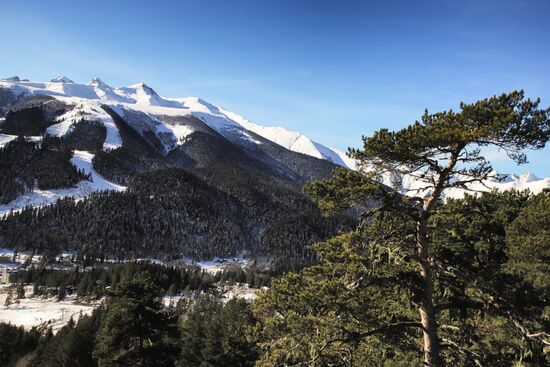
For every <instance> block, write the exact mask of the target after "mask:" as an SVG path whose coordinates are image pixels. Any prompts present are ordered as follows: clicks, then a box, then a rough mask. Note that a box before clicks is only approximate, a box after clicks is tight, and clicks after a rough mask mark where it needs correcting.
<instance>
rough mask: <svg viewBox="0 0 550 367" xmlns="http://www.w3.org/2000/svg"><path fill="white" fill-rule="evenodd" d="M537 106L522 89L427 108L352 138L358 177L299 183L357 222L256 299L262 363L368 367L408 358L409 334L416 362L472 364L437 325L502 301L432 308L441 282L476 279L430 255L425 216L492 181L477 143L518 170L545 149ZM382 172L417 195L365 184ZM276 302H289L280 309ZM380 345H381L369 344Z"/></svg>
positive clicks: (486, 293) (483, 294)
mask: <svg viewBox="0 0 550 367" xmlns="http://www.w3.org/2000/svg"><path fill="white" fill-rule="evenodd" d="M538 105H539V101H538V100H537V101H531V100H529V99H524V95H523V92H513V93H510V94H503V95H501V96H495V97H492V98H489V99H485V100H482V101H479V102H475V103H472V104H464V103H462V104H461V106H460V108H461V111H460V112H454V111H452V110H451V111H445V112H441V113H436V114H428V113H427V112H426V113H425V114H424V116H423V117H422V121H421V122H416V123H414V124H413V125H411V126H408V127H406V128H404V129H402V130H399V131H396V132H390V131H388V130H387V129H382V130H379V131H378V132H376V133H375V134H374V135H373V136H371V137H364V138H363V142H364V145H363V149H361V150H354V149H352V150H350V155H351V156H352V157H353V158H356V159H358V160H359V161H360V162H361V163H362V166H363V167H364V168H366V171H368V172H369V173H364V172H365V171H364V170H361V171H359V172H351V171H347V170H343V169H339V170H337V172H336V173H335V176H334V177H333V178H332V179H331V180H329V181H327V182H321V183H314V184H311V185H309V187H308V188H307V190H308V192H309V193H310V194H311V195H312V196H314V197H316V198H317V199H318V201H319V203H320V205H321V206H322V208H323V209H325V210H327V211H337V210H344V209H347V208H352V209H354V210H357V209H362V210H363V211H364V215H363V223H362V224H361V225H360V226H359V227H358V229H357V231H356V232H353V233H350V234H346V235H342V236H339V237H337V238H335V239H333V240H331V241H328V242H326V243H322V244H318V245H316V249H317V251H318V256H319V257H320V259H321V265H319V266H316V267H312V268H310V269H307V270H306V271H305V272H304V273H303V274H301V275H299V276H297V275H289V276H287V277H284V278H283V279H282V280H281V281H278V282H275V284H274V286H273V289H272V290H270V292H269V293H268V295H267V296H265V297H264V298H263V299H262V300H260V301H259V302H258V306H257V311H256V312H257V313H258V315H260V316H262V317H263V319H264V320H265V321H264V322H263V325H262V327H263V328H264V329H263V333H264V336H266V335H267V338H266V340H267V341H266V344H264V345H265V346H267V343H269V349H267V350H268V353H266V354H265V355H264V356H263V359H262V360H263V363H264V364H265V365H270V363H274V364H277V363H287V362H288V363H309V364H310V365H326V364H342V365H351V364H356V363H358V362H357V361H358V360H359V361H362V362H363V363H366V362H365V361H370V362H369V363H373V361H375V360H376V359H379V358H384V359H385V360H391V359H392V358H394V357H395V354H396V352H395V351H396V350H397V351H399V354H400V355H399V359H400V360H402V361H406V360H407V358H410V357H408V356H410V355H411V354H410V353H413V354H412V355H415V343H416V342H414V340H416V341H418V339H417V334H418V333H420V334H421V336H422V338H421V339H422V345H423V357H422V363H423V364H424V365H426V366H440V365H442V364H443V363H449V361H451V360H453V358H455V357H454V356H455V355H456V354H459V355H460V356H461V358H462V360H464V359H465V358H467V359H468V360H471V361H474V362H475V361H478V362H479V360H480V359H482V358H483V357H482V356H479V354H477V353H476V352H474V351H473V350H471V349H470V348H469V344H461V343H457V342H456V341H455V340H456V339H455V336H454V335H452V333H450V334H449V333H448V331H449V330H451V331H452V330H459V331H461V332H463V330H462V329H460V327H457V326H455V325H452V324H451V325H445V326H444V325H440V324H439V322H438V321H442V320H447V319H449V320H455V319H453V318H454V317H455V316H456V315H461V313H460V312H458V313H456V311H461V312H462V314H467V313H468V312H469V311H470V310H474V311H473V312H477V313H478V314H479V312H482V311H484V310H490V311H491V312H493V311H494V312H495V313H496V312H497V311H498V310H499V306H500V304H499V303H498V302H496V303H497V305H495V299H498V298H500V296H501V295H499V294H498V293H497V292H494V291H493V290H492V289H487V288H486V287H483V286H479V287H474V289H475V290H474V289H472V291H475V292H480V293H477V294H475V295H476V296H477V297H478V302H468V301H470V298H471V296H472V295H468V296H469V297H462V298H461V299H458V300H457V301H464V302H457V304H455V303H454V301H455V300H449V302H445V303H434V297H435V298H437V300H439V299H441V300H446V297H447V295H448V293H446V292H445V290H446V287H447V286H449V287H451V288H456V289H459V288H460V287H462V294H464V293H465V292H466V293H467V291H466V289H467V286H468V285H469V284H470V283H469V282H471V281H474V282H475V281H476V279H475V276H476V275H477V276H480V275H482V274H483V273H482V272H477V273H475V272H473V271H472V272H470V273H468V274H467V275H464V274H462V273H461V270H462V269H459V268H456V267H454V264H453V262H452V260H453V259H452V258H451V259H449V258H446V257H444V256H437V255H440V254H441V252H434V251H433V250H434V249H435V248H434V240H436V238H435V237H434V234H435V229H437V227H434V226H431V224H430V223H432V222H430V220H431V218H432V217H433V216H434V214H435V213H436V211H437V210H438V208H440V204H439V201H440V199H441V197H442V193H443V192H444V191H445V190H447V189H465V188H467V185H469V184H472V183H475V182H480V181H484V180H486V179H487V178H488V177H489V176H490V175H491V171H492V168H491V166H490V164H489V162H488V161H487V160H486V159H485V158H484V157H483V155H482V154H481V151H480V149H479V147H483V146H496V147H498V148H500V149H503V150H504V151H506V153H507V154H508V156H510V157H511V158H512V159H514V160H515V161H516V162H517V163H524V162H526V156H525V153H524V150H525V149H540V148H542V147H544V145H545V143H546V141H547V140H548V139H549V136H550V122H549V118H548V115H549V113H550V109H547V110H541V109H538ZM387 172H389V173H391V174H393V178H394V179H395V187H394V188H398V187H401V185H400V182H399V180H400V179H403V178H406V177H410V176H414V177H415V178H416V179H417V180H419V181H420V182H422V183H423V186H422V187H421V188H419V189H418V190H417V192H416V194H417V195H416V196H415V195H414V194H415V192H412V193H411V192H409V196H402V195H400V194H398V193H397V192H396V191H395V190H392V189H391V188H388V187H385V186H383V185H381V184H378V183H376V182H377V181H376V180H373V178H380V177H379V175H381V174H383V173H387ZM432 220H433V219H432ZM439 240H442V241H443V244H442V246H446V245H449V244H452V242H450V241H449V240H450V236H446V237H445V236H441V237H439ZM474 249H475V247H474ZM440 250H441V249H440ZM490 252H492V253H493V252H494V251H493V249H490ZM479 255H482V251H479ZM436 256H437V257H436ZM488 266H490V263H485V262H484V263H483V267H488ZM483 267H482V268H483ZM470 268H471V267H470ZM478 270H479V269H478ZM499 275H500V274H499ZM470 276H472V277H474V279H473V280H472V279H470ZM493 280H494V279H493ZM498 283H499V281H496V282H493V283H492V284H498ZM483 284H491V283H490V282H489V283H482V285H483ZM474 285H476V286H477V285H478V284H477V283H474ZM468 291H469V290H468ZM457 292H458V290H457ZM502 298H503V299H506V298H507V297H505V295H504V294H503V295H502ZM284 299H287V300H290V301H289V302H288V303H287V304H286V305H285V304H284V303H283V300H284ZM510 309H511V310H513V309H514V308H513V304H511V306H510V307H509V310H510ZM451 310H453V311H451ZM480 310H481V311H480ZM415 314H416V315H418V316H415ZM438 317H439V320H438ZM499 317H506V313H505V312H500V314H499ZM499 320H500V319H499ZM496 322H498V320H496V321H495V323H496ZM446 328H447V329H446ZM444 329H446V330H445V337H442V336H441V335H440V334H441V333H442V332H443V330H444ZM310 333H311V335H312V336H310ZM466 334H467V333H466ZM294 335H300V337H294ZM304 335H306V336H305V337H304ZM285 336H286V337H285ZM524 336H525V335H524ZM525 337H527V336H525ZM300 338H302V340H300ZM459 339H460V338H459ZM461 341H462V340H461ZM385 343H388V344H389V345H391V347H390V349H388V348H384V347H380V346H383V345H384V344H385ZM392 349H393V350H392ZM357 351H360V355H357ZM443 353H444V354H445V356H443V355H442V354H443ZM443 357H444V358H445V362H444V361H443ZM520 359H521V357H520ZM454 360H456V358H455V359H454ZM409 363H410V361H409ZM475 363H477V362H475ZM395 364H396V362H395V361H394V362H392V365H395Z"/></svg>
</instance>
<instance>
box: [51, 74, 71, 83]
mask: <svg viewBox="0 0 550 367" xmlns="http://www.w3.org/2000/svg"><path fill="white" fill-rule="evenodd" d="M50 81H51V82H52V83H74V82H73V81H72V80H71V79H69V78H67V77H66V76H65V75H60V76H58V77H57V78H53V79H52V80H50Z"/></svg>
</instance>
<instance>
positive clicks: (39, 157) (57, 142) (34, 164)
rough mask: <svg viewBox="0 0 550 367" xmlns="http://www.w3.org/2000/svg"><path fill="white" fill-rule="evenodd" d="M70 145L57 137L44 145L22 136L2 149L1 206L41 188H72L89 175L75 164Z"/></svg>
mask: <svg viewBox="0 0 550 367" xmlns="http://www.w3.org/2000/svg"><path fill="white" fill-rule="evenodd" d="M72 156H73V153H72V150H71V148H70V146H69V145H68V144H67V143H66V142H65V141H64V140H63V139H60V138H57V137H52V136H49V135H47V136H45V137H44V138H43V140H42V142H41V143H36V142H32V141H28V140H26V139H25V138H23V137H19V138H17V139H15V140H13V141H11V142H9V143H8V144H7V145H6V146H5V147H3V148H1V149H0V172H2V175H0V204H6V203H9V202H10V201H12V200H14V199H15V198H17V196H19V195H21V194H23V193H25V192H27V191H30V190H32V189H33V188H35V187H38V188H39V189H41V190H48V189H56V188H63V187H71V186H74V185H76V183H78V181H80V180H83V179H89V178H90V177H89V175H87V174H85V173H84V172H82V171H81V170H78V169H77V168H76V167H75V166H74V165H73V164H72V163H71V161H70V160H71V158H72Z"/></svg>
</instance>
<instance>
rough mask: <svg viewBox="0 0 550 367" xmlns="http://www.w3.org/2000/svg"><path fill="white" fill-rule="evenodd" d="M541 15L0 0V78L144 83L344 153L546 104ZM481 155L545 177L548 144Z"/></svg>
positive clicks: (335, 5) (454, 6)
mask: <svg viewBox="0 0 550 367" xmlns="http://www.w3.org/2000/svg"><path fill="white" fill-rule="evenodd" d="M549 17H550V1H547V0H539V1H537V0H494V1H484V0H481V1H480V0H477V1H447V0H439V1H351V0H350V1H343V0H340V1H337V0H334V1H324V0H316V1H300V0H289V1H284V0H280V1H270V0H255V1H237V0H235V1H223V0H219V1H214V0H196V1H156V2H153V1H139V0H138V1H120V0H117V1H103V0H95V1H81V2H76V1H62V0H59V1H26V0H17V1H13V0H2V2H1V3H0V44H1V48H0V49H1V50H2V52H1V54H0V75H1V76H11V75H19V76H21V77H25V78H29V79H32V80H49V79H51V78H53V77H55V76H57V75H60V74H64V75H67V76H68V77H70V78H72V79H73V80H75V81H77V82H87V81H88V80H90V79H91V78H92V77H93V76H96V75H97V76H99V77H101V78H102V79H103V80H104V81H105V82H107V83H108V84H110V85H112V86H123V85H129V84H133V83H135V82H138V81H143V82H145V83H147V84H148V85H150V86H152V87H153V88H154V89H156V90H157V92H159V94H161V95H165V96H173V97H175V96H190V95H194V96H200V97H202V98H204V99H206V100H208V101H210V102H212V103H215V104H219V105H222V106H223V107H225V108H227V109H229V110H232V111H234V112H236V113H239V114H241V115H243V116H245V117H247V118H248V119H250V120H252V121H254V122H257V123H261V124H265V125H278V126H284V127H286V128H288V129H291V130H298V131H301V132H303V133H305V134H306V135H307V136H309V137H310V138H312V139H314V140H317V141H319V142H320V143H323V144H326V145H331V146H335V147H337V148H341V149H346V148H347V147H348V146H355V147H357V146H359V145H360V137H361V135H363V134H366V135H368V134H371V133H372V132H373V131H375V130H377V129H379V128H381V127H387V128H390V129H398V128H401V127H403V126H405V125H407V124H409V123H411V122H413V121H414V120H416V119H418V118H419V117H420V116H421V114H422V112H423V110H424V109H425V108H428V109H429V110H431V111H433V112H436V111H439V110H443V109H448V108H456V107H457V106H458V104H459V102H460V101H467V102H472V101H475V100H477V99H480V98H484V97H487V96H490V95H493V94H499V93H502V92H507V91H511V90H514V89H524V90H525V92H526V94H527V96H530V97H540V98H541V99H542V105H543V106H545V107H547V106H549V105H550V61H549V60H550V21H548V19H549ZM491 157H493V158H494V160H493V163H494V166H495V167H496V168H498V169H499V170H500V171H503V172H523V171H525V170H530V171H533V172H535V173H536V174H538V175H539V176H550V148H546V149H545V150H543V151H539V152H533V153H530V154H529V160H530V164H528V165H526V166H523V167H516V166H515V165H514V164H513V163H512V162H510V161H508V160H506V159H504V156H503V155H502V154H498V152H491Z"/></svg>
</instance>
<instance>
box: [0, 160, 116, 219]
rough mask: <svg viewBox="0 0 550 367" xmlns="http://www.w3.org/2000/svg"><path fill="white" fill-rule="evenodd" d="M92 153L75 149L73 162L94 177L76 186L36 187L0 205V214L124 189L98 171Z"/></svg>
mask: <svg viewBox="0 0 550 367" xmlns="http://www.w3.org/2000/svg"><path fill="white" fill-rule="evenodd" d="M93 158H94V155H93V154H92V153H89V152H86V151H81V150H75V151H74V155H73V158H72V159H71V162H72V163H73V164H74V165H75V166H76V167H77V168H78V169H81V170H83V171H84V172H85V173H91V175H92V179H91V180H90V181H88V180H82V181H80V182H79V183H78V184H77V185H76V187H72V188H66V189H53V190H40V189H37V188H36V189H34V190H33V191H30V192H27V193H25V194H23V195H21V196H19V197H18V198H17V199H15V200H13V201H11V202H9V203H8V204H4V205H0V216H1V215H3V214H6V213H9V212H10V211H11V210H21V209H23V208H25V207H26V206H29V205H30V206H42V205H48V204H52V203H54V202H56V201H57V200H58V199H61V198H64V197H73V198H76V199H81V198H84V197H87V196H89V195H90V194H91V193H92V192H94V191H105V190H112V191H124V190H126V187H125V186H121V185H117V184H115V183H112V182H110V181H108V180H106V179H105V178H104V177H103V176H101V175H100V174H99V173H97V172H96V171H95V170H94V169H93V167H92V159H93Z"/></svg>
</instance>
